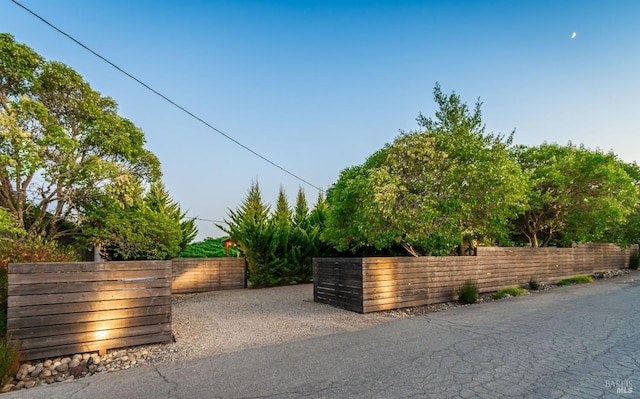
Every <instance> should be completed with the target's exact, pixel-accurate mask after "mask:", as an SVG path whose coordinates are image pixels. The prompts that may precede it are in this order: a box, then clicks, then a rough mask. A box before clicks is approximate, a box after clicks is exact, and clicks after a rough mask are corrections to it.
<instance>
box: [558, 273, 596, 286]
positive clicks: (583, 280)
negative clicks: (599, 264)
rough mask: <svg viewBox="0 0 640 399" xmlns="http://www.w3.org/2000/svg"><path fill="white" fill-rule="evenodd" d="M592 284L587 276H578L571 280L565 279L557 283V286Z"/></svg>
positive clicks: (591, 280)
mask: <svg viewBox="0 0 640 399" xmlns="http://www.w3.org/2000/svg"><path fill="white" fill-rule="evenodd" d="M591 282H593V279H592V278H591V277H589V276H584V275H579V276H574V277H571V278H565V279H564V280H560V281H558V283H557V285H559V286H563V285H570V284H586V283H591Z"/></svg>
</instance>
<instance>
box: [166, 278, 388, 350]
mask: <svg viewBox="0 0 640 399" xmlns="http://www.w3.org/2000/svg"><path fill="white" fill-rule="evenodd" d="M393 318H394V317H393V316H392V315H389V314H384V313H373V314H366V315H362V314H358V313H355V312H351V311H347V310H342V309H338V308H334V307H332V306H329V305H325V304H320V303H315V302H313V284H299V285H292V286H286V287H275V288H264V289H239V290H227V291H216V292H208V293H200V294H186V295H175V296H174V301H173V314H172V327H173V334H174V336H175V339H176V342H175V343H174V344H173V345H171V347H172V352H174V353H173V356H172V357H173V358H174V359H176V360H184V359H195V358H199V357H203V356H210V355H215V354H219V353H226V352H234V351H238V350H242V349H247V348H252V347H258V346H265V345H272V344H278V343H282V342H288V341H296V340H301V339H305V338H311V337H316V336H320V335H328V334H336V333H341V332H347V331H356V330H361V329H365V328H368V327H371V326H374V325H377V324H381V323H384V322H387V321H391V320H393Z"/></svg>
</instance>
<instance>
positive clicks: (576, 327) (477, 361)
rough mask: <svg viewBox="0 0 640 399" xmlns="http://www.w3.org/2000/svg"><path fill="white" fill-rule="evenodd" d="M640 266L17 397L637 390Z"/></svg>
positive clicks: (635, 393) (632, 394)
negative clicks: (618, 274)
mask: <svg viewBox="0 0 640 399" xmlns="http://www.w3.org/2000/svg"><path fill="white" fill-rule="evenodd" d="M639 303H640V272H638V271H634V272H632V273H631V274H628V275H626V276H623V277H620V278H614V279H611V280H606V281H597V282H595V283H592V284H588V285H576V286H569V287H563V288H557V289H553V290H549V291H544V292H540V293H536V294H533V295H528V296H524V297H514V298H507V299H503V300H500V301H492V302H487V303H483V304H477V305H473V306H466V307H460V308H455V309H451V310H448V311H445V312H438V313H430V314H426V315H421V316H415V317H412V318H403V319H397V320H394V321H391V322H389V323H384V324H380V325H376V326H374V327H370V328H366V329H363V330H359V331H353V332H346V333H340V334H333V335H326V336H321V337H316V338H311V339H306V340H301V341H295V342H288V343H283V344H277V345H268V346H264V347H259V348H252V349H246V350H241V351H237V352H233V353H223V354H219V355H215V356H210V357H204V358H199V359H195V360H190V361H178V362H174V363H171V364H167V365H161V366H156V367H141V368H135V369H130V370H126V371H120V372H116V373H109V374H103V375H96V376H94V377H90V378H83V379H80V380H77V381H73V382H65V383H58V384H52V385H50V386H38V387H35V388H32V389H29V390H21V391H17V392H11V393H8V394H2V397H3V398H5V399H9V398H23V399H25V398H33V399H36V398H43V399H57V398H65V399H66V398H92V399H97V398H137V399H158V398H453V397H460V398H501V397H518V398H614V397H615V398H625V397H627V398H636V397H640V307H639V306H638V304H639Z"/></svg>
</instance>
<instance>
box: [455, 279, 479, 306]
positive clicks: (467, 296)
mask: <svg viewBox="0 0 640 399" xmlns="http://www.w3.org/2000/svg"><path fill="white" fill-rule="evenodd" d="M458 300H459V301H460V302H462V303H464V304H472V303H476V301H477V300H478V286H477V285H475V284H473V283H466V284H464V285H463V286H461V287H460V288H458Z"/></svg>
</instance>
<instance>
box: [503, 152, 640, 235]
mask: <svg viewBox="0 0 640 399" xmlns="http://www.w3.org/2000/svg"><path fill="white" fill-rule="evenodd" d="M514 156H515V159H517V162H518V163H519V164H520V166H521V168H522V169H523V171H526V172H527V173H529V176H530V181H531V185H532V188H531V190H529V191H528V206H527V209H526V211H525V212H524V213H523V214H522V215H521V216H520V217H519V218H518V219H516V220H515V222H514V226H515V228H516V231H517V232H518V233H519V234H521V235H522V236H523V237H525V238H526V240H527V243H528V244H529V245H531V246H532V247H538V246H548V245H551V244H553V245H562V246H567V245H570V244H571V243H572V242H578V243H580V242H588V241H611V242H620V243H623V241H626V240H628V239H626V238H624V234H625V233H622V232H623V231H627V232H630V231H631V230H630V229H626V227H625V226H627V225H628V222H629V220H630V219H629V216H630V215H632V212H633V211H634V209H637V206H638V200H639V197H638V194H639V192H638V188H639V186H638V183H639V180H638V171H637V166H634V165H629V164H626V163H624V162H622V161H621V160H619V159H618V157H617V156H616V155H615V154H612V153H608V154H606V153H603V152H601V151H592V150H589V149H586V148H584V147H576V146H574V145H572V144H569V145H566V146H563V145H558V144H542V145H540V146H537V147H524V146H521V147H518V148H515V149H514ZM625 229H626V230H625ZM628 234H629V233H627V235H628Z"/></svg>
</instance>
